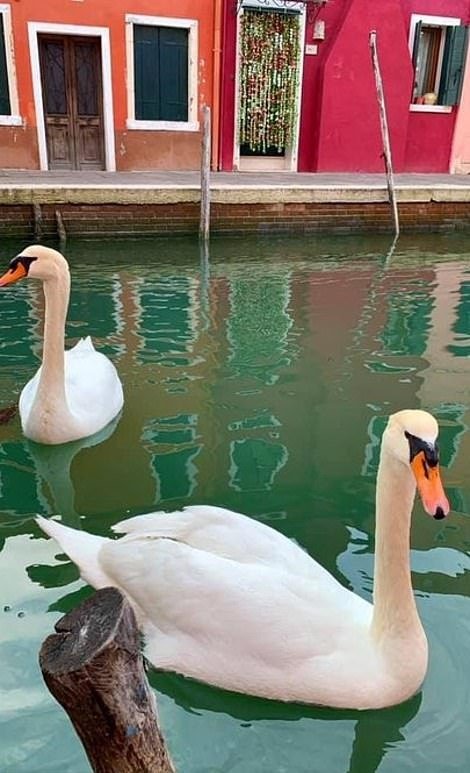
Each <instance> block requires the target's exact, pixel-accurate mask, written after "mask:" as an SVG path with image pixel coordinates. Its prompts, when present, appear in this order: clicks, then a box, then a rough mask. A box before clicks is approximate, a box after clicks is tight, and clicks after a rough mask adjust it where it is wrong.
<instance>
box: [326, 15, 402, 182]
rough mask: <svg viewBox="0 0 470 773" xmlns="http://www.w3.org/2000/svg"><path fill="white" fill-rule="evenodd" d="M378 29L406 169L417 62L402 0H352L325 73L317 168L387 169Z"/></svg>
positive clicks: (392, 122)
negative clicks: (377, 75) (374, 61)
mask: <svg viewBox="0 0 470 773" xmlns="http://www.w3.org/2000/svg"><path fill="white" fill-rule="evenodd" d="M374 29H375V30H377V46H378V51H379V59H380V67H381V71H382V77H383V83H384V92H385V99H386V104H387V114H388V122H389V128H390V135H391V137H390V138H391V146H392V153H393V161H394V165H395V167H396V169H403V168H404V159H405V146H406V133H407V125H408V111H409V99H410V93H411V87H412V78H413V72H412V65H411V61H410V56H409V51H408V45H407V40H406V29H405V24H404V20H403V13H402V7H401V2H400V0H381V2H380V3H375V2H371V0H350V2H349V4H348V7H347V10H346V13H345V15H344V17H343V19H342V20H341V21H340V23H339V25H338V28H337V30H336V35H335V37H334V41H333V43H332V45H331V48H330V51H329V52H328V55H327V58H326V61H325V64H324V67H323V73H322V81H323V89H322V99H321V106H320V113H321V118H320V126H319V133H318V157H317V170H318V171H332V170H335V171H345V172H358V171H363V172H376V171H381V170H383V159H382V156H381V154H382V140H381V134H380V123H379V113H378V106H377V96H376V88H375V81H374V74H373V70H372V66H371V56H370V49H369V31H370V30H374Z"/></svg>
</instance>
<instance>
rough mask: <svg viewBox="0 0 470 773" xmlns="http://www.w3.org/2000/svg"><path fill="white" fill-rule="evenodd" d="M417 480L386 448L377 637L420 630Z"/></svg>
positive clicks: (379, 507)
mask: <svg viewBox="0 0 470 773" xmlns="http://www.w3.org/2000/svg"><path fill="white" fill-rule="evenodd" d="M415 491H416V484H415V481H414V477H413V474H412V472H411V470H408V469H407V468H406V466H405V465H404V464H402V463H401V462H399V461H398V460H397V459H396V458H395V456H393V455H392V454H391V453H389V452H388V451H387V449H386V448H383V450H382V455H381V460H380V465H379V470H378V474H377V496H376V541H375V567H374V615H373V622H372V631H373V634H374V636H376V637H377V638H378V639H382V638H384V637H385V638H387V639H404V638H407V637H409V635H411V634H413V633H418V634H421V632H422V627H421V622H420V620H419V617H418V612H417V609H416V603H415V599H414V595H413V588H412V585H411V573H410V528H411V511H412V508H413V501H414V496H415Z"/></svg>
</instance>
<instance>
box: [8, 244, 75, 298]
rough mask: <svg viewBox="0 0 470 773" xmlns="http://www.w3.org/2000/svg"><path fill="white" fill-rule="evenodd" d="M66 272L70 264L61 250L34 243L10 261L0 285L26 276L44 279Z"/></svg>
mask: <svg viewBox="0 0 470 773" xmlns="http://www.w3.org/2000/svg"><path fill="white" fill-rule="evenodd" d="M64 272H66V273H67V274H68V264H67V261H66V260H65V258H64V256H63V255H61V254H60V252H57V250H53V249H52V248H51V247H44V245H42V244H32V245H31V246H30V247H26V248H25V249H24V250H22V252H20V253H19V255H16V256H15V257H14V258H13V259H12V260H11V261H10V266H9V268H8V271H7V272H6V273H5V274H4V275H3V276H2V277H0V287H5V285H9V284H12V283H13V282H17V281H18V280H19V279H24V278H25V277H28V278H29V277H31V278H32V279H42V280H43V281H46V280H48V279H55V278H56V277H58V276H59V275H61V274H64Z"/></svg>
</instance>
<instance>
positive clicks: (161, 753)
mask: <svg viewBox="0 0 470 773" xmlns="http://www.w3.org/2000/svg"><path fill="white" fill-rule="evenodd" d="M55 629H56V633H55V634H52V635H51V636H48V637H47V639H46V640H45V641H44V642H43V644H42V647H41V651H40V653H39V664H40V667H41V671H42V675H43V677H44V681H45V682H46V684H47V686H48V688H49V690H50V692H51V693H52V695H53V696H54V698H55V699H56V700H57V701H58V702H59V703H60V705H61V706H62V707H63V708H64V709H65V711H66V712H67V714H68V715H69V717H70V719H71V720H72V724H73V726H74V728H75V730H76V732H77V733H78V736H79V737H80V740H81V741H82V743H83V746H84V748H85V751H86V753H87V755H88V759H89V761H90V764H91V767H92V769H93V770H94V771H95V773H174V768H173V765H172V763H171V761H170V758H169V756H168V752H167V750H166V747H165V742H164V740H163V737H162V734H161V732H160V730H159V728H158V724H157V714H156V706H155V699H154V695H153V693H152V691H151V689H150V687H149V684H148V682H147V678H146V676H145V672H144V665H143V658H142V655H141V653H140V649H139V632H138V629H137V624H136V620H135V615H134V612H133V610H132V608H131V606H130V604H129V602H128V601H127V600H126V598H125V597H124V596H123V594H122V593H121V592H120V591H119V590H118V589H117V588H103V589H102V590H99V591H97V592H96V593H95V594H94V596H92V597H91V598H88V599H86V601H84V602H83V603H82V604H80V606H78V607H77V608H76V609H74V610H72V612H69V613H68V614H67V615H65V617H62V618H61V619H60V620H59V621H58V622H57V623H56V625H55Z"/></svg>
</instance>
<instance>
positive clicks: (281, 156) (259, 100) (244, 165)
mask: <svg viewBox="0 0 470 773" xmlns="http://www.w3.org/2000/svg"><path fill="white" fill-rule="evenodd" d="M303 22H304V19H303V15H302V13H299V12H298V11H296V12H291V11H286V10H283V11H276V10H273V9H261V8H251V7H245V8H243V9H242V13H241V15H240V19H239V41H238V51H239V55H238V74H239V75H238V115H237V134H238V137H237V142H236V147H235V167H237V168H238V169H240V170H263V169H265V170H269V169H271V170H276V169H279V170H295V169H296V161H297V160H296V145H297V138H298V123H299V95H300V80H301V69H302V68H301V63H302V53H303V46H302V33H303V29H304V27H303Z"/></svg>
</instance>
